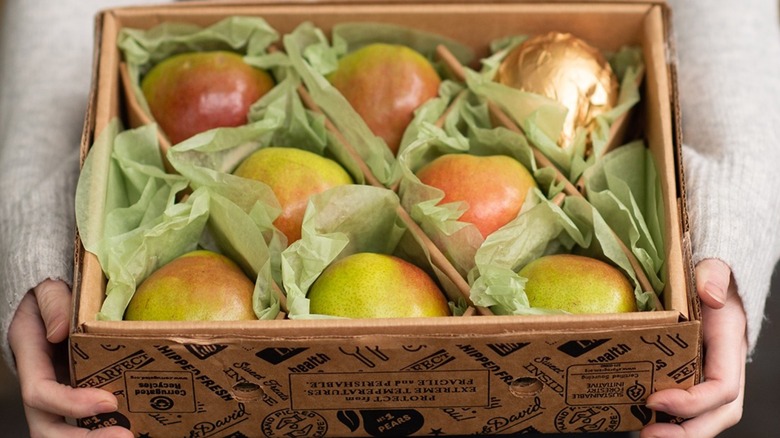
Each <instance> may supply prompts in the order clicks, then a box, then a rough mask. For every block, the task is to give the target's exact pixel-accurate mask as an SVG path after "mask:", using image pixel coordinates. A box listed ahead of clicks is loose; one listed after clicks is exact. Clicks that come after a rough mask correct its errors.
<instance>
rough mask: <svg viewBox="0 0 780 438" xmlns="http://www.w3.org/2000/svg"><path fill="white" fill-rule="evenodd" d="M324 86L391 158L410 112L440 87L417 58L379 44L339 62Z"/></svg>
mask: <svg viewBox="0 0 780 438" xmlns="http://www.w3.org/2000/svg"><path fill="white" fill-rule="evenodd" d="M328 80H329V81H330V83H331V84H333V86H334V87H335V88H336V89H337V90H339V91H340V92H341V94H342V95H343V96H344V97H345V98H346V99H347V101H348V102H349V103H350V104H351V105H352V107H353V108H354V109H355V111H356V112H357V113H358V114H359V115H360V116H361V117H362V118H363V120H364V121H365V122H366V125H368V127H369V129H371V131H372V132H373V133H374V135H376V136H378V137H381V138H382V139H384V141H385V143H387V146H388V147H389V148H390V151H391V152H392V153H393V154H397V153H398V149H399V147H400V144H401V139H402V137H403V135H404V132H405V131H406V127H407V126H409V123H410V122H411V121H412V119H413V118H414V111H415V110H416V109H417V108H418V107H419V106H420V105H422V104H423V103H425V102H426V101H428V100H429V99H431V98H433V97H436V96H437V95H438V93H439V85H440V84H441V78H439V74H438V73H436V70H435V69H434V68H433V66H432V65H431V63H430V62H429V61H428V60H427V59H426V58H425V57H424V56H422V55H421V54H420V53H419V52H417V51H415V50H413V49H411V48H409V47H406V46H403V45H399V44H383V43H375V44H369V45H367V46H364V47H362V48H360V49H358V50H355V51H354V52H351V53H348V54H347V55H345V56H344V57H342V58H341V59H340V60H339V64H338V67H337V69H336V70H335V71H334V72H332V73H331V74H329V75H328Z"/></svg>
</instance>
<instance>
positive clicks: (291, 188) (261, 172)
mask: <svg viewBox="0 0 780 438" xmlns="http://www.w3.org/2000/svg"><path fill="white" fill-rule="evenodd" d="M233 174H234V175H237V176H240V177H244V178H249V179H254V180H257V181H260V182H262V183H265V184H266V185H267V186H268V187H270V188H271V190H272V191H273V192H274V195H276V199H277V200H278V201H279V204H280V205H281V207H282V213H281V214H280V215H279V217H277V218H276V220H275V221H274V225H275V226H276V228H278V229H279V230H280V231H281V232H282V233H284V235H285V236H287V244H288V245H289V244H291V243H293V242H295V241H296V240H298V239H300V238H301V224H302V223H303V214H304V213H305V212H306V206H307V205H308V203H309V198H310V197H311V196H312V195H316V194H317V193H322V192H324V191H325V190H328V189H330V188H332V187H336V186H340V185H346V184H352V183H353V181H352V177H351V176H350V175H349V173H347V171H346V170H344V168H343V167H341V165H340V164H339V163H337V162H336V161H334V160H331V159H329V158H325V157H323V156H322V155H317V154H315V153H313V152H309V151H305V150H303V149H297V148H288V147H267V148H263V149H260V150H258V151H257V152H255V153H253V154H252V155H250V156H249V157H247V158H246V159H245V160H244V161H243V162H242V163H241V164H240V165H239V166H238V168H237V169H236V170H235V171H234V172H233Z"/></svg>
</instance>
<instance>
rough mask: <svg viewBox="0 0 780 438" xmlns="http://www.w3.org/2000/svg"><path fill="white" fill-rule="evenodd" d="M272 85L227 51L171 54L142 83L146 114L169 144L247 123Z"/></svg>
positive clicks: (268, 77) (263, 74) (265, 74)
mask: <svg viewBox="0 0 780 438" xmlns="http://www.w3.org/2000/svg"><path fill="white" fill-rule="evenodd" d="M273 86H274V80H273V78H272V77H271V75H270V74H268V72H266V71H264V70H260V69H258V68H254V67H252V66H250V65H248V64H246V63H245V62H244V60H243V58H242V57H241V55H239V54H237V53H233V52H226V51H213V52H190V53H182V54H178V55H174V56H172V57H170V58H167V59H165V60H163V61H162V62H160V63H159V64H157V65H155V66H154V67H152V69H151V70H149V72H148V73H147V74H146V75H145V76H144V77H143V79H142V81H141V91H142V92H143V94H144V97H145V98H146V102H147V104H148V105H149V110H150V111H151V112H152V116H154V119H155V121H157V124H158V125H159V126H160V129H162V131H163V132H164V133H165V135H166V136H167V137H168V140H170V141H171V143H172V144H177V143H179V142H181V141H183V140H186V139H187V138H189V137H191V136H193V135H195V134H198V133H200V132H203V131H207V130H209V129H213V128H222V127H233V126H240V125H244V124H246V123H247V113H248V112H249V107H250V106H251V105H252V104H253V103H255V102H256V101H257V100H259V99H260V98H261V97H262V96H263V95H265V94H266V93H267V92H268V91H270V90H271V88H273Z"/></svg>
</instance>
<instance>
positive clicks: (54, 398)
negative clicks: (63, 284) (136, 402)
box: [8, 294, 117, 418]
mask: <svg viewBox="0 0 780 438" xmlns="http://www.w3.org/2000/svg"><path fill="white" fill-rule="evenodd" d="M8 340H9V343H10V346H11V349H12V350H13V352H14V356H15V357H16V365H17V370H18V373H19V383H20V386H21V389H22V399H23V400H24V403H25V405H26V406H28V407H30V408H31V409H35V410H40V411H44V412H49V413H52V414H55V415H58V416H63V417H71V418H79V417H86V416H89V415H95V414H99V413H105V412H113V411H115V410H116V409H117V400H116V397H115V396H114V395H113V394H111V393H110V392H107V391H103V390H100V389H95V388H78V389H76V388H71V387H70V386H67V385H63V384H60V383H58V382H57V380H56V376H55V372H54V366H53V364H52V351H53V350H52V345H51V344H50V343H49V342H48V341H47V340H46V331H45V328H44V326H43V322H42V321H41V316H40V312H39V309H38V306H37V304H36V301H35V298H34V297H33V295H31V294H27V295H26V296H25V297H24V298H23V299H22V302H21V303H20V304H19V308H18V309H17V312H16V314H15V315H14V319H13V321H12V322H11V327H10V329H9V331H8Z"/></svg>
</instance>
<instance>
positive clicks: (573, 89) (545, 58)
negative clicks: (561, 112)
mask: <svg viewBox="0 0 780 438" xmlns="http://www.w3.org/2000/svg"><path fill="white" fill-rule="evenodd" d="M496 81H497V82H499V83H501V84H504V85H507V86H510V87H513V88H517V89H519V90H521V91H525V92H529V93H536V94H541V95H543V96H546V97H548V98H550V99H553V100H556V101H558V102H560V103H561V104H562V105H564V106H565V107H566V108H567V109H568V113H567V114H566V119H565V121H564V125H563V131H562V132H561V137H560V138H559V139H558V144H559V145H560V146H561V147H563V148H566V147H568V146H569V145H571V143H572V141H573V140H574V136H575V133H576V131H577V129H578V128H581V127H582V128H585V129H588V130H589V131H590V130H591V129H592V122H593V120H594V118H595V117H596V116H598V115H599V114H602V113H604V112H606V111H609V110H610V109H611V108H612V107H613V106H614V105H615V103H616V102H617V98H618V80H617V78H616V77H615V74H614V73H613V72H612V68H611V67H610V65H609V63H608V62H607V61H606V60H605V58H604V56H603V55H602V54H601V52H599V51H598V50H597V49H596V48H594V47H593V46H591V45H589V44H588V43H586V42H585V41H583V40H581V39H579V38H577V37H575V36H573V35H571V34H568V33H560V32H550V33H548V34H545V35H540V36H537V37H533V38H529V39H528V40H526V41H524V42H523V43H522V44H519V45H518V46H517V47H515V48H514V49H513V50H512V51H511V52H510V53H509V54H508V55H507V56H506V58H504V60H503V61H502V63H501V65H500V67H499V70H498V73H497V74H496Z"/></svg>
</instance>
